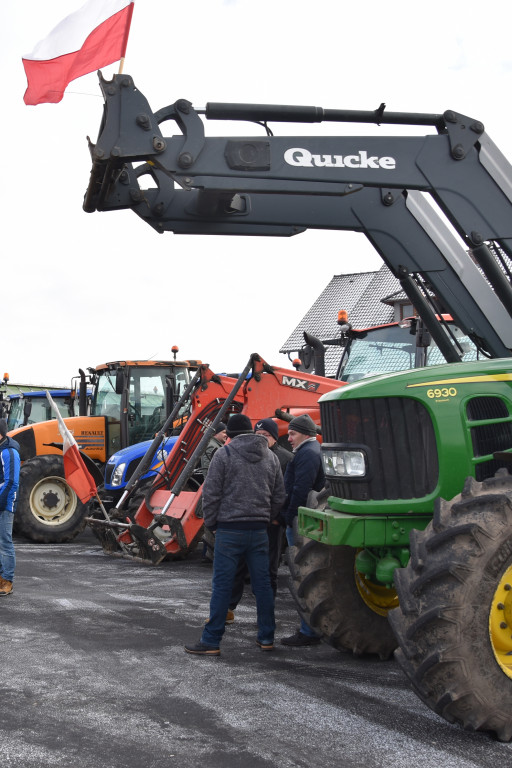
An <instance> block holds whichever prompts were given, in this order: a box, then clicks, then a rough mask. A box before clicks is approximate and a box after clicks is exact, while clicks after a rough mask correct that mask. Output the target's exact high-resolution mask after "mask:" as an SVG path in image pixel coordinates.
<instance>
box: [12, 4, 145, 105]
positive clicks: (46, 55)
mask: <svg viewBox="0 0 512 768" xmlns="http://www.w3.org/2000/svg"><path fill="white" fill-rule="evenodd" d="M132 13H133V1H131V0H87V2H86V3H85V4H84V5H83V6H82V7H81V8H79V9H78V10H77V11H75V13H72V14H70V15H69V16H66V18H65V19H63V20H62V21H61V22H60V24H57V26H56V27H55V29H53V30H52V31H51V32H50V34H49V35H48V37H46V38H45V39H44V40H41V42H39V43H38V44H37V45H36V47H35V48H34V50H33V51H32V53H30V54H28V56H24V57H23V66H24V67H25V73H26V75H27V82H28V87H27V90H26V91H25V95H24V97H23V101H24V102H25V104H31V105H35V104H44V103H51V104H56V103H57V102H59V101H61V99H62V97H63V96H64V91H65V90H66V88H67V86H68V84H69V83H70V82H71V81H72V80H76V78H77V77H82V76H83V75H87V74H88V73H89V72H94V70H96V69H100V68H101V67H106V66H107V65H108V64H112V63H113V62H114V61H119V60H120V59H123V58H124V56H125V54H126V46H127V43H128V34H129V32H130V23H131V20H132Z"/></svg>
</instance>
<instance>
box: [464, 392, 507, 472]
mask: <svg viewBox="0 0 512 768" xmlns="http://www.w3.org/2000/svg"><path fill="white" fill-rule="evenodd" d="M466 418H467V421H468V422H469V427H470V434H471V443H472V446H473V456H474V457H475V458H476V459H478V458H480V457H485V458H484V459H483V460H482V461H479V462H478V463H477V464H476V465H475V477H476V479H477V480H480V481H482V480H485V479H486V478H488V477H492V476H493V475H494V474H495V473H496V472H497V471H498V469H501V468H502V467H505V468H506V469H508V470H509V471H510V463H509V462H504V461H500V460H499V459H495V458H493V454H494V453H495V452H498V451H506V450H510V448H512V422H511V419H510V413H509V410H508V407H507V404H506V403H505V402H504V401H503V400H502V399H501V398H499V397H473V398H472V399H471V400H469V402H468V404H467V407H466ZM491 419H494V420H495V421H494V423H487V424H477V423H475V422H478V421H485V420H487V421H488V422H489V421H491ZM505 419H506V421H505Z"/></svg>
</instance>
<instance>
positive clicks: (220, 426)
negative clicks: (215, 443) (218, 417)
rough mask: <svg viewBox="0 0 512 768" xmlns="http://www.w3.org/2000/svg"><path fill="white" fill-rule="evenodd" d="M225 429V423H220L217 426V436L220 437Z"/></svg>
mask: <svg viewBox="0 0 512 768" xmlns="http://www.w3.org/2000/svg"><path fill="white" fill-rule="evenodd" d="M225 429H226V425H225V424H224V422H223V421H219V423H218V424H217V426H216V428H215V434H216V435H218V434H219V432H224V430H225Z"/></svg>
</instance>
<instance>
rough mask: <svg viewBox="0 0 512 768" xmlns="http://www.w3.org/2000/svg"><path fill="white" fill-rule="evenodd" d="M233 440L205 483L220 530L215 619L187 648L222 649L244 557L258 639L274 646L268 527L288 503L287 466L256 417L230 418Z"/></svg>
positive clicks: (212, 523)
mask: <svg viewBox="0 0 512 768" xmlns="http://www.w3.org/2000/svg"><path fill="white" fill-rule="evenodd" d="M227 434H228V437H229V438H231V442H230V443H229V444H227V445H225V446H223V447H222V448H219V449H218V451H216V453H215V455H214V457H213V459H212V462H211V464H210V467H209V470H208V474H207V476H206V480H205V482H204V486H203V515H204V524H205V526H206V528H208V529H209V530H216V536H215V557H214V560H213V579H212V596H211V601H210V618H209V620H208V621H207V623H206V624H205V627H204V630H203V634H202V636H201V640H200V641H199V643H197V644H196V645H187V646H185V651H186V652H187V653H195V654H201V655H208V656H218V655H219V654H220V647H219V646H220V641H221V639H222V636H223V634H224V624H225V620H226V614H227V611H228V607H229V601H230V598H231V592H232V587H233V580H234V577H235V573H236V569H237V566H238V563H239V561H240V560H241V559H242V558H244V559H245V561H246V562H247V566H248V568H249V573H250V577H251V586H252V591H253V592H254V596H255V598H256V607H257V619H258V634H257V638H256V644H257V645H258V646H259V647H260V648H261V649H262V650H265V651H270V650H272V649H273V647H274V632H275V618H274V595H273V592H272V587H271V585H270V575H269V567H268V536H267V527H268V525H269V523H270V521H271V520H272V519H273V518H275V517H276V516H277V515H278V514H279V511H280V509H281V507H282V505H283V503H284V499H285V493H284V484H283V477H282V473H281V467H280V465H279V461H278V459H277V457H276V456H274V454H273V453H272V451H269V450H268V445H267V441H266V439H265V438H264V437H262V436H260V435H256V434H254V433H253V431H252V424H251V421H250V419H249V418H248V417H247V416H244V415H243V414H234V415H233V416H231V418H230V419H229V421H228V425H227Z"/></svg>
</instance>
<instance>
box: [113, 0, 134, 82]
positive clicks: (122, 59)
mask: <svg viewBox="0 0 512 768" xmlns="http://www.w3.org/2000/svg"><path fill="white" fill-rule="evenodd" d="M133 6H134V3H130V5H129V12H128V21H127V24H126V29H125V31H124V40H123V47H122V54H123V55H122V56H121V60H120V62H119V72H118V73H117V74H118V75H121V74H122V72H123V67H124V59H125V56H126V48H127V47H128V35H129V34H130V27H131V25H132V16H133Z"/></svg>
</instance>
